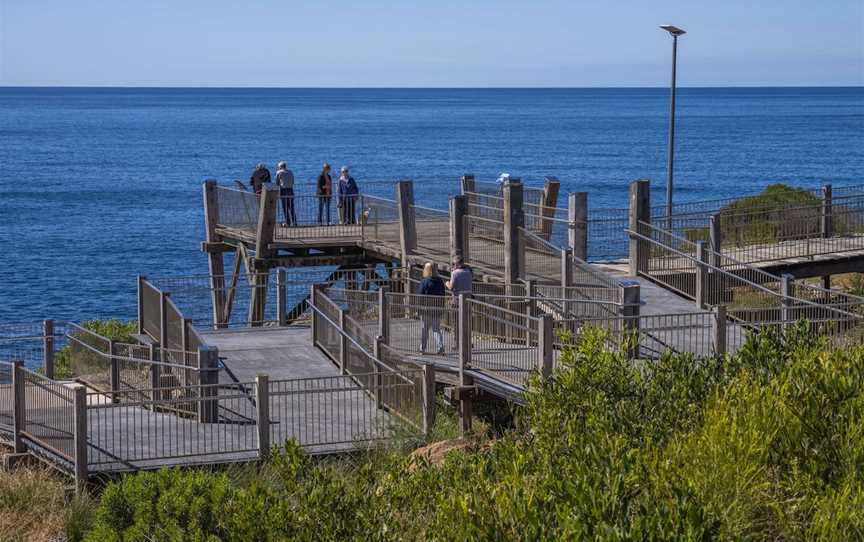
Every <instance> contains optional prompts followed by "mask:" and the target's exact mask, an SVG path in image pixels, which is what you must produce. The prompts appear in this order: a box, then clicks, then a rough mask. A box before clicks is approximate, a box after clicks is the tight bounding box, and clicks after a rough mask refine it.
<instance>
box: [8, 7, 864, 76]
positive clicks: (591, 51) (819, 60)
mask: <svg viewBox="0 0 864 542" xmlns="http://www.w3.org/2000/svg"><path fill="white" fill-rule="evenodd" d="M664 23H670V24H674V25H677V26H679V27H682V28H684V29H685V30H686V31H687V34H686V35H684V36H682V37H681V38H680V39H679V47H678V53H679V56H678V68H679V73H678V83H679V85H681V86H861V85H864V0H806V1H804V0H771V1H759V0H749V1H744V0H723V1H716V0H715V1H710V0H678V1H671V0H651V1H645V0H639V1H637V0H614V1H613V0H591V1H587V0H569V1H557V0H554V1H544V0H533V1H532V0H522V1H515V0H514V1H511V0H497V1H492V0H481V1H464V0H463V1H457V0H437V1H434V2H431V1H416V0H415V1H406V0H403V1H395V0H392V1H381V0H363V1H360V2H358V1H356V0H355V1H348V0H310V1H305V2H296V1H282V2H277V1H254V0H246V1H238V0H172V1H166V0H153V1H138V2H133V1H125V0H113V1H91V0H75V1H69V0H0V86H251V87H259V86H275V87H634V86H635V87H646V86H647V87H653V86H667V85H668V84H669V66H670V62H671V45H672V44H671V38H670V36H669V35H668V34H666V33H665V32H663V31H662V30H660V29H659V28H658V25H660V24H664Z"/></svg>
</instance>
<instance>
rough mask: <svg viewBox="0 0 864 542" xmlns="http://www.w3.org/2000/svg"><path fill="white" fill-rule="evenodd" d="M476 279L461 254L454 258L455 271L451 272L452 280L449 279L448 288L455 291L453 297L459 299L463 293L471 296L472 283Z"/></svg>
mask: <svg viewBox="0 0 864 542" xmlns="http://www.w3.org/2000/svg"><path fill="white" fill-rule="evenodd" d="M473 281H474V274H473V273H472V272H471V270H470V269H469V268H468V266H466V265H465V261H464V260H463V259H462V257H461V256H459V257H457V258H456V259H455V260H453V272H452V273H450V280H448V281H447V284H446V286H447V288H449V289H450V291H451V292H453V299H454V300H458V299H459V296H460V295H461V294H465V295H467V296H469V297H470V296H471V283H472V282H473Z"/></svg>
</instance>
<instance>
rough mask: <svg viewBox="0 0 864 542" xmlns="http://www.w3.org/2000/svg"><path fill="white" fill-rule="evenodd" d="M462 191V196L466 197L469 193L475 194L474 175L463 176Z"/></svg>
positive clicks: (461, 180)
mask: <svg viewBox="0 0 864 542" xmlns="http://www.w3.org/2000/svg"><path fill="white" fill-rule="evenodd" d="M459 181H460V183H459V184H460V186H459V188H460V189H461V195H463V196H464V195H466V194H467V193H468V192H474V175H471V174H469V173H466V174H465V175H462V178H461V179H459Z"/></svg>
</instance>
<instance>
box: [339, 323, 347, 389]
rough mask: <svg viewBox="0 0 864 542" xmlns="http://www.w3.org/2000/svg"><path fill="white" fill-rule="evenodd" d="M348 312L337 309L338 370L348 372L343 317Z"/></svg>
mask: <svg viewBox="0 0 864 542" xmlns="http://www.w3.org/2000/svg"><path fill="white" fill-rule="evenodd" d="M347 315H348V312H347V311H346V310H345V309H339V329H340V330H341V331H342V333H340V334H339V372H340V373H341V374H343V375H344V374H348V334H347V332H346V331H345V317H346V316H347Z"/></svg>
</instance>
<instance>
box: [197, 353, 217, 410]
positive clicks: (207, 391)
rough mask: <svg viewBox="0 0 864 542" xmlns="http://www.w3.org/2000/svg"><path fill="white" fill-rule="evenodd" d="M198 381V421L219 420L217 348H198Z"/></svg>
mask: <svg viewBox="0 0 864 542" xmlns="http://www.w3.org/2000/svg"><path fill="white" fill-rule="evenodd" d="M198 382H199V384H200V386H201V387H200V388H199V390H200V397H201V400H199V401H198V422H199V423H216V422H217V421H219V400H218V392H219V390H218V389H217V386H216V385H217V384H219V350H218V349H217V348H215V347H212V346H203V347H201V348H199V349H198Z"/></svg>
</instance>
